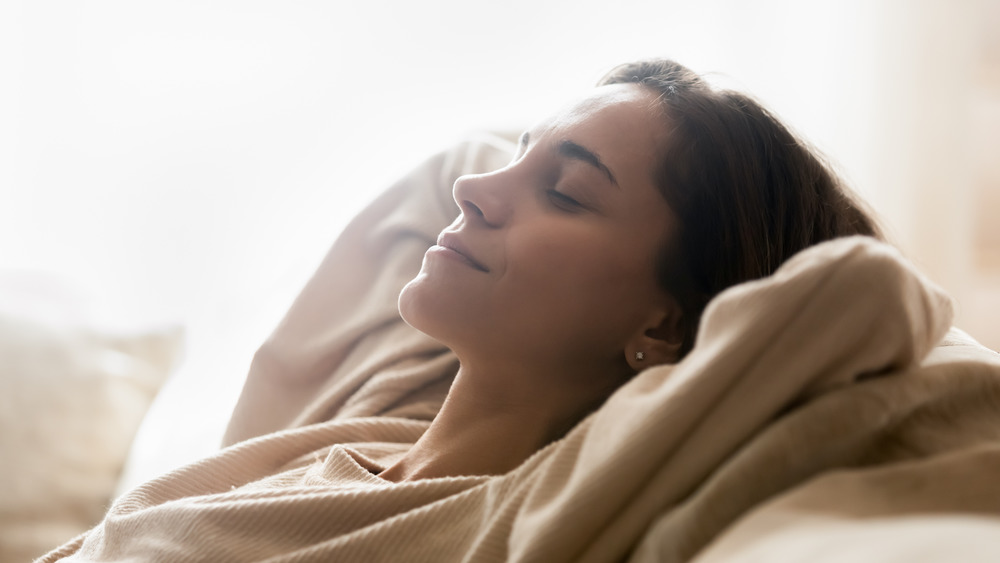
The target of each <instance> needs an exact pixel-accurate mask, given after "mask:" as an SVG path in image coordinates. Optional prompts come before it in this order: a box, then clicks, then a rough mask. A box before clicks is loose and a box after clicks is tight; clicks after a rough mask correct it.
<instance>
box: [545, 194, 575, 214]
mask: <svg viewBox="0 0 1000 563" xmlns="http://www.w3.org/2000/svg"><path fill="white" fill-rule="evenodd" d="M545 193H546V195H547V196H548V197H549V201H551V202H552V204H553V205H555V206H556V207H558V208H559V209H562V210H563V211H572V212H577V211H581V210H583V204H581V203H580V202H579V201H577V200H575V199H573V198H572V197H570V196H568V195H566V194H564V193H562V192H560V191H557V190H554V189H553V190H548V191H546V192H545Z"/></svg>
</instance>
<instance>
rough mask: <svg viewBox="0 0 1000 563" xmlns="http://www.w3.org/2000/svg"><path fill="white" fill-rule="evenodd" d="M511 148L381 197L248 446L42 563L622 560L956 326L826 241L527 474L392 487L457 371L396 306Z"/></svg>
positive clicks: (255, 421)
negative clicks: (387, 469)
mask: <svg viewBox="0 0 1000 563" xmlns="http://www.w3.org/2000/svg"><path fill="white" fill-rule="evenodd" d="M505 151H506V147H505V146H503V145H499V144H497V143H495V142H492V141H489V142H472V143H467V144H464V145H462V146H460V147H458V148H456V149H455V150H453V151H450V152H448V153H445V154H444V155H441V156H439V157H436V158H434V159H432V160H431V161H429V162H428V163H427V164H425V165H424V166H423V167H421V168H420V169H419V170H417V171H415V172H414V173H413V174H411V175H410V176H408V177H407V178H406V179H405V180H404V181H402V182H400V183H399V184H398V185H396V186H394V187H393V188H392V189H390V190H389V191H388V192H387V193H386V194H384V195H383V196H382V197H381V198H379V199H378V200H376V201H375V202H374V203H373V204H372V205H371V206H370V207H369V208H368V209H366V210H365V211H364V212H363V213H362V214H361V215H360V216H359V217H358V219H356V220H355V221H354V222H353V223H352V224H351V225H350V226H349V227H348V228H347V229H346V230H345V231H344V233H343V234H342V235H341V237H340V238H339V239H338V241H337V242H336V243H335V244H334V246H333V248H332V249H331V251H330V254H329V255H328V256H327V258H326V259H325V260H324V262H323V264H322V265H321V266H320V268H319V270H318V272H317V274H316V275H315V277H314V278H313V279H312V280H311V281H310V282H309V284H308V285H307V286H306V288H305V289H304V290H303V292H302V294H301V295H300V297H299V298H298V299H297V300H296V302H295V304H294V305H293V307H292V308H291V310H290V311H289V313H288V315H287V316H286V318H285V319H284V320H283V321H282V323H281V324H280V325H279V327H278V328H277V329H276V330H275V332H274V334H273V335H272V336H271V337H270V338H269V339H268V341H267V342H266V343H265V344H264V346H262V348H261V350H260V351H259V352H258V354H257V355H256V357H255V359H254V363H253V365H252V367H251V371H250V374H249V376H248V380H247V383H246V386H245V388H244V391H243V395H242V397H241V399H240V403H239V405H238V406H237V409H236V412H235V413H234V417H233V420H232V422H231V425H230V428H229V431H228V433H227V440H228V441H229V442H230V443H232V444H233V445H231V446H229V447H228V448H226V449H224V450H222V451H220V452H219V453H218V454H217V455H215V456H212V457H210V458H207V459H205V460H202V461H199V462H197V463H194V464H192V465H189V466H187V467H185V468H182V469H180V470H177V471H174V472H172V473H169V474H167V475H165V476H163V477H161V478H159V479H156V480H154V481H151V482H149V483H146V484H145V485H143V486H141V487H139V488H137V489H135V490H133V491H131V492H129V493H127V494H126V495H124V496H123V497H121V498H120V499H118V501H117V502H116V503H115V504H114V505H113V506H112V507H111V509H110V511H109V513H108V515H107V516H106V518H105V520H104V521H103V522H102V523H101V524H100V525H99V526H97V527H96V528H95V529H93V530H91V531H90V532H89V533H88V534H86V535H84V536H81V537H79V538H77V539H76V540H74V541H73V542H71V543H70V544H67V545H66V546H64V547H63V548H61V549H59V550H57V551H56V552H53V553H51V554H49V555H48V556H46V557H45V558H44V559H43V560H44V561H55V560H58V559H60V558H62V557H69V558H70V559H73V560H84V561H124V560H142V561H217V562H218V561H250V560H267V561H359V562H360V561H364V562H377V561H415V562H416V561H433V562H436V563H437V562H444V561H470V562H472V561H475V562H479V561H482V562H494V561H495V562H502V561H537V562H558V561H619V560H622V559H623V558H626V557H628V555H629V554H630V553H631V552H632V550H633V549H634V548H635V546H636V545H637V543H638V542H639V541H640V539H641V538H642V537H643V534H644V533H646V530H647V529H648V528H649V527H650V525H651V524H652V523H653V522H654V521H656V519H657V517H658V516H662V515H663V514H669V513H670V511H671V509H672V507H676V506H678V504H679V503H681V502H682V501H684V499H685V498H687V497H688V496H689V495H690V494H691V493H692V492H693V491H695V490H697V488H698V486H699V485H700V484H701V483H703V482H704V481H705V480H706V479H707V478H709V477H710V476H711V475H712V474H713V473H715V472H716V471H717V470H718V469H719V468H720V467H721V466H724V465H725V463H726V461H727V459H729V458H730V457H731V456H732V455H733V454H734V453H735V452H737V451H738V450H739V449H740V448H741V447H742V446H743V445H744V444H746V443H747V442H749V441H751V440H752V439H753V437H754V436H755V435H757V434H758V433H759V432H760V431H761V429H763V428H765V427H767V426H768V425H769V424H770V423H771V422H772V421H774V419H775V418H776V417H778V416H779V415H780V414H781V413H783V412H785V411H787V409H788V408H789V407H790V406H791V405H793V404H796V403H798V404H801V403H804V402H806V403H813V402H815V401H816V398H818V397H822V396H825V395H827V394H829V393H835V392H840V391H841V390H843V389H845V388H848V387H850V386H853V385H857V383H856V381H857V380H858V379H859V378H861V377H863V376H870V375H872V374H883V373H887V372H893V373H896V372H905V371H906V370H908V369H911V368H913V367H914V366H916V365H918V363H919V362H920V361H921V360H922V359H923V358H924V357H925V355H926V354H927V353H928V351H929V350H931V348H932V347H933V346H934V344H935V343H936V342H938V341H939V340H940V339H941V337H942V335H943V334H944V333H945V331H946V330H947V328H948V326H949V325H950V320H951V306H950V301H949V300H948V298H947V297H946V296H945V295H943V294H942V293H941V292H940V291H939V290H938V289H936V288H935V287H934V286H933V285H932V284H930V283H929V282H928V281H927V280H926V279H924V278H923V277H922V276H921V275H920V274H919V273H917V272H915V271H914V270H913V269H912V267H911V266H909V265H908V264H907V263H906V261H905V260H903V259H902V257H900V256H899V254H898V253H896V252H895V251H894V250H892V249H891V248H889V247H887V246H885V245H882V244H880V243H876V242H875V241H872V240H870V239H863V238H852V239H844V240H839V241H835V242H831V243H826V244H823V245H820V246H818V247H815V248H813V249H810V250H808V251H806V252H803V253H802V254H800V255H798V256H797V257H795V258H793V259H792V260H790V261H789V262H788V263H787V264H786V265H785V266H783V267H782V269H781V270H780V271H779V272H778V273H777V274H775V275H774V276H771V277H769V278H767V279H763V280H758V281H755V282H752V283H748V284H744V285H741V286H738V287H735V288H732V289H730V290H728V291H726V292H725V293H724V294H722V295H721V296H719V297H718V298H717V299H716V300H715V301H714V302H713V303H712V304H711V305H710V307H709V309H708V310H707V311H706V314H705V317H704V319H703V323H702V326H701V330H700V332H699V336H698V345H697V346H696V348H695V350H694V351H693V352H692V353H691V354H690V355H689V356H688V357H687V358H686V359H685V360H684V361H683V362H682V363H680V364H678V365H676V366H660V367H655V368H652V369H648V370H646V371H644V372H642V373H641V374H639V375H638V376H636V377H635V378H634V379H633V380H632V381H631V382H629V383H628V384H626V385H625V386H624V387H622V388H621V389H620V390H619V391H618V392H616V393H615V394H614V395H613V396H612V397H611V398H610V399H609V400H608V401H607V402H606V403H605V404H604V405H603V406H602V407H601V408H600V409H599V410H598V411H597V412H595V413H594V414H593V415H591V416H590V417H588V418H587V419H585V420H584V421H582V422H581V423H580V424H578V425H577V426H576V427H575V428H574V429H573V430H572V431H570V432H569V434H567V435H566V436H565V437H563V438H562V439H560V440H558V441H556V442H554V443H552V444H549V445H548V446H546V447H545V448H544V449H542V450H541V451H539V452H537V453H536V454H535V455H534V456H532V457H531V458H529V459H528V460H527V461H525V462H524V463H523V464H522V465H521V466H519V467H518V468H517V469H515V470H514V471H512V472H510V473H508V474H505V475H498V476H466V477H453V478H444V479H429V480H424V481H417V482H408V483H399V484H396V483H389V482H386V481H384V480H381V479H379V478H378V477H377V476H376V475H375V474H374V473H373V470H374V471H376V472H377V470H378V467H379V466H380V465H381V464H385V463H388V462H390V461H391V460H392V459H393V457H394V456H397V455H399V454H400V453H401V452H403V451H405V449H406V447H407V446H408V445H409V444H412V443H413V442H414V441H415V440H416V439H417V438H418V437H419V436H420V434H421V433H422V432H423V431H424V429H425V428H426V427H427V425H428V424H429V420H430V419H431V418H432V417H433V415H434V413H435V412H436V410H437V408H438V407H439V405H440V402H441V401H442V400H443V397H444V394H445V393H446V391H447V388H448V385H449V383H450V379H451V377H452V375H453V373H454V371H455V368H456V364H455V360H454V358H453V357H452V356H451V354H450V353H449V352H448V351H447V350H446V349H444V348H442V347H441V346H440V345H439V344H437V343H435V342H434V341H432V340H430V339H429V338H427V337H426V336H423V335H421V334H419V333H417V332H416V331H413V330H412V329H410V328H409V327H407V326H406V325H405V324H404V323H402V321H401V320H400V319H399V317H398V313H397V312H396V309H395V302H396V301H395V298H396V295H397V294H398V292H399V290H400V288H401V287H402V285H403V284H405V283H406V281H408V280H409V279H410V278H411V277H412V276H413V275H414V274H415V273H416V271H417V270H418V269H419V265H420V259H421V256H422V254H423V251H424V250H425V249H426V248H427V246H429V245H430V244H432V242H433V240H434V237H435V235H436V233H437V232H438V231H439V230H440V229H441V228H442V227H444V226H445V225H447V224H448V223H450V221H451V219H452V218H453V216H454V214H455V213H456V211H457V208H456V207H455V206H454V203H452V202H451V201H450V197H449V195H448V188H449V187H450V186H451V183H452V182H453V180H454V178H455V177H456V176H457V175H459V174H460V173H464V172H475V171H483V170H488V169H490V168H492V167H495V166H498V165H500V164H499V163H501V162H502V161H503V160H504V158H505V157H506V153H505ZM713 525H716V526H718V525H719V524H718V523H715V524H713ZM690 554H691V553H690V552H689V551H686V552H685V554H682V555H681V556H679V557H681V558H683V557H686V556H688V555H690Z"/></svg>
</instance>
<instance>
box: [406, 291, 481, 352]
mask: <svg viewBox="0 0 1000 563" xmlns="http://www.w3.org/2000/svg"><path fill="white" fill-rule="evenodd" d="M425 281H426V280H422V279H421V276H419V275H418V276H417V277H416V278H414V279H413V280H412V281H410V282H409V283H408V284H406V285H405V286H404V287H403V289H402V291H400V292H399V299H398V300H397V308H398V310H399V316H400V317H402V319H403V321H404V322H405V323H406V324H408V325H410V326H412V327H413V328H415V329H417V330H419V331H420V332H422V333H424V334H426V335H427V336H430V337H431V338H433V339H435V340H437V341H438V342H441V343H442V344H444V345H446V346H449V347H450V346H451V344H450V342H452V341H453V340H454V337H455V336H456V334H455V333H461V332H462V331H463V330H464V329H463V328H462V327H463V326H464V325H465V324H466V323H465V322H464V317H463V316H462V314H461V308H458V316H456V314H455V311H456V305H455V303H454V302H453V301H452V300H449V299H448V298H447V297H448V296H447V295H442V294H441V292H440V291H434V289H435V288H434V287H433V286H431V285H430V284H427V283H423V282H425Z"/></svg>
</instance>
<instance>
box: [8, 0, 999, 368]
mask: <svg viewBox="0 0 1000 563" xmlns="http://www.w3.org/2000/svg"><path fill="white" fill-rule="evenodd" d="M997 13H998V10H997V2H994V1H991V0H965V1H933V0H922V1H903V0H897V1H891V0H840V1H822V2H806V1H790V0H789V1H779V0H767V1H737V0H714V1H699V2H690V1H688V2H679V1H671V0H656V1H643V0H622V1H615V2H611V1H608V0H549V1H546V0H508V1H506V2H476V1H471V0H425V1H403V0H399V1H386V0H383V1H369V2H346V1H331V0H282V1H277V0H275V1H259V0H258V1H253V0H251V1H247V0H230V1H221V0H199V1H194V0H171V1H162V2H153V1H135V0H91V1H81V0H31V1H21V2H18V1H14V2H11V1H9V0H8V1H5V2H3V3H0V268H3V269H8V270H9V269H15V270H29V271H43V272H56V273H59V274H61V275H64V276H68V277H70V278H72V279H74V280H77V281H78V282H80V283H84V284H86V285H87V286H88V287H90V288H91V291H95V292H97V293H99V294H100V295H101V299H102V313H106V314H108V315H111V316H116V317H119V318H130V319H139V320H143V321H150V320H172V321H177V322H181V323H183V324H184V325H186V326H187V328H188V334H189V348H188V349H189V356H190V357H191V358H192V359H196V358H207V357H208V356H210V355H213V353H214V354H215V355H218V352H219V351H220V350H221V349H223V348H225V349H226V350H228V356H226V357H227V358H228V359H227V360H225V361H222V363H216V364H213V365H211V367H212V369H220V370H223V371H226V372H228V373H231V374H232V377H241V376H242V375H243V373H245V369H246V364H247V363H248V362H249V359H250V358H249V354H250V353H252V350H253V347H254V346H255V345H256V343H257V342H259V341H260V340H261V339H263V338H264V337H265V336H266V334H267V332H268V331H269V330H270V328H271V327H272V326H273V325H274V324H275V323H276V322H277V320H278V318H279V317H280V315H281V313H282V312H283V310H284V309H285V308H286V307H287V306H288V304H289V303H290V301H291V299H292V297H294V295H295V293H296V291H297V289H298V288H299V287H300V286H301V284H302V283H304V281H305V279H306V278H307V276H308V275H309V273H310V272H311V270H312V268H313V267H315V265H316V264H317V263H318V261H319V260H320V258H321V257H322V255H323V253H324V252H325V250H326V248H327V247H328V246H329V244H330V243H331V241H332V239H333V238H334V237H335V236H336V234H337V233H338V231H339V229H340V228H341V226H342V225H343V223H344V221H345V220H346V219H347V218H348V217H350V215H351V214H352V213H353V212H355V211H356V210H357V209H358V208H359V207H360V206H361V205H363V203H364V202H365V201H367V200H368V199H370V198H371V197H373V196H374V194H375V193H376V192H377V191H378V190H380V189H381V188H383V187H385V186H386V185H387V184H388V183H389V182H390V181H391V180H392V179H394V178H395V177H397V176H398V175H400V174H402V173H404V172H405V171H406V170H407V169H408V168H409V167H411V166H412V165H414V164H416V163H417V162H419V161H420V160H422V159H423V158H424V157H425V156H427V155H429V154H431V153H433V152H434V151H436V150H438V149H441V148H443V147H446V146H447V145H448V144H449V143H451V142H453V141H455V140H457V139H459V138H460V137H461V136H462V135H463V134H465V133H466V132H469V131H473V130H476V129H482V128H504V129H508V128H519V127H521V126H523V125H524V124H527V123H530V122H532V121H533V120H535V119H537V118H540V117H543V116H544V115H546V114H547V113H548V112H550V111H552V110H554V109H556V108H558V107H559V106H560V105H561V104H562V103H563V102H565V101H566V100H568V99H570V98H572V97H574V96H576V95H578V94H580V93H582V92H583V91H584V90H585V89H587V88H589V87H590V86H591V85H592V84H593V83H594V82H595V81H596V80H597V79H598V78H599V77H600V76H601V75H602V74H603V73H604V72H605V71H606V70H607V69H608V68H610V67H611V66H613V65H614V64H616V63H619V62H624V61H627V60H631V59H636V58H642V57H650V56H670V57H673V58H676V59H678V60H680V61H682V62H684V63H685V64H688V65H689V66H691V67H693V68H694V69H695V70H698V71H701V72H709V73H715V74H714V76H716V77H717V78H718V79H719V80H721V81H725V82H726V83H727V84H730V85H734V86H736V87H739V88H742V89H746V90H748V91H750V92H752V93H754V94H756V95H757V96H758V97H759V98H760V99H762V100H763V101H764V102H765V103H766V104H767V105H768V106H770V107H772V108H773V109H775V110H776V112H777V113H778V114H780V115H782V116H783V117H784V118H786V120H787V121H788V122H789V123H790V124H791V125H792V126H793V127H794V128H795V129H796V130H798V131H799V132H800V133H802V134H803V135H804V136H805V137H806V138H807V139H809V140H810V141H812V142H813V143H814V144H816V145H818V146H819V147H820V148H821V149H822V150H823V151H824V152H825V153H826V154H828V155H829V156H830V157H831V158H832V159H833V160H834V161H835V162H837V163H838V165H839V168H840V170H841V171H842V172H843V173H844V174H845V175H846V176H847V177H848V178H849V179H850V180H851V182H852V183H853V185H855V186H856V187H857V189H858V190H859V191H860V192H861V193H862V194H864V195H865V197H867V198H868V199H869V200H870V201H871V202H872V203H873V204H874V205H875V207H876V208H877V209H878V211H880V212H881V213H882V215H883V216H884V217H885V218H886V220H887V221H888V222H889V225H890V231H891V233H892V235H893V236H894V237H895V239H896V240H897V242H899V243H900V244H901V246H902V247H903V248H904V249H905V250H906V251H907V252H908V253H909V254H910V255H911V256H913V258H914V259H915V260H916V261H918V262H919V263H920V264H921V265H922V266H923V267H924V268H925V269H926V271H927V272H928V273H929V274H930V275H931V276H932V277H933V278H934V279H936V280H938V281H939V282H940V283H942V284H944V285H945V286H946V287H947V288H949V289H950V290H951V291H952V292H953V293H954V295H955V296H956V297H958V298H959V303H960V312H959V315H960V316H959V322H960V324H962V323H964V326H966V327H967V329H968V330H970V332H972V333H973V335H974V336H977V337H979V338H980V339H982V340H983V341H984V342H986V343H988V344H991V345H992V346H994V347H998V346H1000V341H998V339H997V333H996V332H995V331H993V332H991V331H990V330H989V329H990V327H991V326H992V325H991V324H990V323H992V322H993V321H992V318H993V316H994V315H995V313H996V312H997V311H998V310H1000V307H997V306H996V305H997V303H998V302H1000V300H998V299H996V298H995V297H994V296H993V295H994V294H992V293H990V292H989V291H987V290H983V289H982V288H981V287H980V286H981V285H982V284H981V283H980V282H979V281H977V280H978V279H979V278H977V274H976V272H975V267H974V259H973V244H972V241H973V230H974V229H973V211H974V209H975V208H976V205H977V203H976V201H977V200H976V199H975V197H976V196H975V194H976V186H979V185H980V184H981V182H982V178H981V176H982V174H981V173H980V170H981V169H982V163H983V162H986V161H988V160H989V155H991V154H993V155H995V154H996V142H997V138H996V136H995V133H991V131H995V130H997V129H1000V127H993V125H998V122H1000V119H998V117H1000V111H998V110H997V107H998V106H997V104H995V103H992V102H989V101H988V100H986V101H984V99H981V98H982V95H981V90H982V88H981V80H980V78H979V74H980V71H979V68H980V66H981V65H980V62H981V60H982V59H983V57H984V55H983V53H984V52H985V50H986V49H987V48H988V47H990V45H991V44H990V41H991V39H990V37H992V36H994V35H996V34H997V30H996V29H992V28H991V26H993V27H995V25H996V22H997V21H1000V18H998V17H997ZM993 47H994V48H995V45H993ZM991 104H992V105H991ZM990 120H992V121H990ZM984 123H987V124H990V123H992V124H993V125H989V126H987V125H983V124H984ZM989 307H993V309H989ZM990 311H992V312H990ZM202 361H208V360H202ZM213 361H216V362H218V361H219V360H213ZM206 365H207V364H206Z"/></svg>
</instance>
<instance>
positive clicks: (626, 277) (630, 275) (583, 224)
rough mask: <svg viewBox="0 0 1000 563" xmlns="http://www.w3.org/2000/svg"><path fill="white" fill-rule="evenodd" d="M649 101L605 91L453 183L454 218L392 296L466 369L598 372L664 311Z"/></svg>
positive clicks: (627, 353)
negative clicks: (506, 160) (501, 162)
mask: <svg viewBox="0 0 1000 563" xmlns="http://www.w3.org/2000/svg"><path fill="white" fill-rule="evenodd" d="M665 136H666V122H665V120H664V118H663V117H662V115H661V113H660V112H659V110H658V109H657V101H656V97H655V95H653V94H652V93H650V92H648V91H647V90H645V89H644V88H642V87H640V86H636V85H612V86H603V87H600V88H598V89H596V90H595V91H594V94H593V95H591V96H589V97H587V98H585V99H584V100H582V101H580V102H579V103H577V104H575V105H573V106H571V107H570V108H569V109H567V110H565V111H563V112H561V113H559V114H557V115H555V116H554V117H552V118H551V119H549V120H547V121H544V122H542V123H541V124H539V125H537V126H535V127H534V128H532V129H531V130H529V131H528V132H527V133H525V135H524V136H523V137H522V138H521V143H520V147H519V149H518V152H517V154H516V155H515V157H514V159H513V160H512V162H511V163H510V164H508V165H507V166H506V167H505V168H502V169H500V170H497V171H495V172H491V173H488V174H478V175H471V176H464V177H462V178H459V179H458V181H456V182H455V186H454V197H455V201H456V202H457V203H458V205H459V207H460V209H461V214H460V215H459V216H458V217H457V218H456V219H455V221H454V222H453V223H452V224H451V225H450V226H449V227H447V228H446V229H445V230H444V231H443V232H442V233H441V237H440V238H439V240H438V244H439V246H433V247H431V248H430V249H429V250H428V251H427V253H426V255H425V256H424V260H423V265H422V267H421V270H420V273H419V274H418V275H417V276H416V278H414V279H413V280H412V281H411V282H410V283H409V284H408V285H407V286H406V287H405V288H404V289H403V291H402V293H401V294H400V298H399V306H400V312H401V314H402V316H403V318H404V319H405V320H406V321H407V322H408V323H409V324H411V325H413V326H414V327H416V328H418V329H420V330H421V331H423V332H425V333H427V334H429V335H430V336H432V337H434V338H436V339H438V340H440V341H441V342H443V343H445V344H446V345H448V346H449V347H450V348H452V349H453V350H454V351H455V352H456V354H457V355H458V356H459V358H460V359H461V361H462V365H463V368H464V367H466V366H467V365H470V364H482V365H490V366H503V365H506V366H509V367H513V368H518V367H519V368H526V367H528V368H545V367H554V368H558V369H564V370H565V369H588V370H593V369H595V368H597V369H601V370H607V368H608V367H610V366H616V367H619V368H621V367H625V368H626V369H627V365H626V364H625V360H626V358H627V357H632V355H634V352H635V351H639V350H640V348H641V344H636V342H637V341H638V340H637V338H638V339H639V340H641V336H640V335H643V334H646V333H647V332H648V331H650V330H654V329H655V327H656V326H657V324H658V323H662V321H663V317H664V316H665V315H667V314H670V313H671V312H672V311H675V309H676V306H675V305H674V304H673V301H672V299H670V297H669V296H667V295H666V294H665V293H664V292H663V291H662V290H661V289H660V288H659V287H658V286H657V283H656V276H655V263H656V257H657V255H658V251H659V250H660V249H661V247H662V245H663V244H665V243H666V242H667V241H668V240H669V239H670V237H671V236H673V233H674V230H675V220H674V218H673V215H672V213H671V211H670V209H669V208H668V206H667V204H666V202H665V201H664V199H663V197H662V196H661V195H660V194H659V192H658V191H657V189H656V186H655V184H654V165H655V163H656V160H657V155H658V154H660V153H661V149H662V147H663V145H664V141H665Z"/></svg>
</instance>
